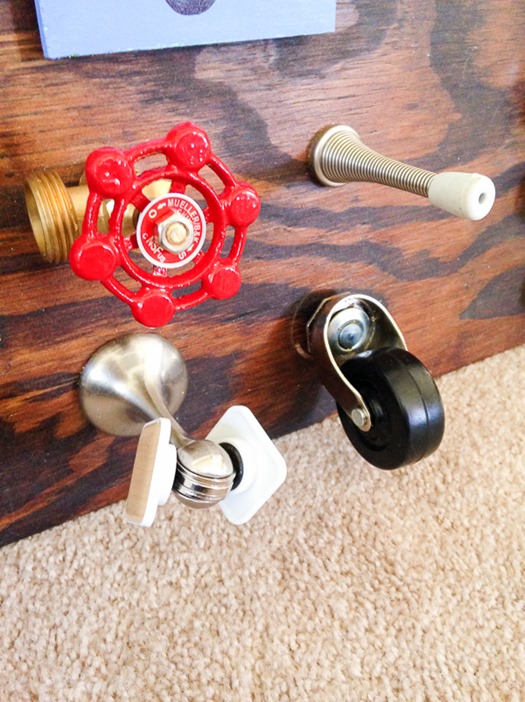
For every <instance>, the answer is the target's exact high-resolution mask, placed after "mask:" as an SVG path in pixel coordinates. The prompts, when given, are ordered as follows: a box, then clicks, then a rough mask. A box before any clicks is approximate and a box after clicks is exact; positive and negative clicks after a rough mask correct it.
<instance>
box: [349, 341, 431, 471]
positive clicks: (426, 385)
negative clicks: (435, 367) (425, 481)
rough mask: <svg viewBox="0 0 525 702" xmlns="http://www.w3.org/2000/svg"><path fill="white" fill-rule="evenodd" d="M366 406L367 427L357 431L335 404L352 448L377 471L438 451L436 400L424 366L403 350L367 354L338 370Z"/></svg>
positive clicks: (353, 359)
mask: <svg viewBox="0 0 525 702" xmlns="http://www.w3.org/2000/svg"><path fill="white" fill-rule="evenodd" d="M341 371H342V373H343V374H344V376H345V377H346V378H347V379H348V381H349V382H350V383H352V385H353V386H354V387H355V388H356V389H357V390H358V391H359V393H361V396H362V397H363V399H364V401H365V404H366V405H367V407H368V409H369V411H370V414H371V418H372V428H371V429H370V430H369V431H362V430H360V429H359V427H358V426H356V424H354V422H353V421H352V419H351V418H350V417H349V415H348V414H347V413H346V412H345V411H344V410H343V409H342V407H340V406H339V405H338V406H337V409H338V411H339V417H340V419H341V423H342V425H343V428H344V430H345V432H346V435H347V436H348V438H349V439H350V441H351V442H352V444H353V446H354V448H355V449H356V450H357V451H358V453H360V454H361V456H363V458H364V459H365V460H367V461H368V462H369V463H371V464H372V465H374V466H377V467H378V468H384V469H392V468H399V467H400V466H403V465H407V464H409V463H415V462H416V461H419V460H420V459H422V458H424V457H425V456H428V455H430V454H431V453H432V452H433V451H435V450H436V449H437V447H438V446H439V444H440V443H441V439H442V438H443V432H444V428H445V418H444V411H443V404H442V401H441V396H440V394H439V391H438V389H437V387H436V384H435V382H434V380H433V378H432V376H431V375H430V373H429V371H428V370H427V369H426V368H425V366H424V365H423V364H422V363H421V362H420V361H419V360H418V359H417V358H416V357H415V356H413V355H412V354H411V353H409V352H408V351H406V350H405V349H402V348H382V349H375V350H372V351H366V352H364V353H361V354H358V355H357V356H355V357H354V358H352V359H351V360H349V361H347V362H346V363H345V364H344V365H343V366H342V368H341Z"/></svg>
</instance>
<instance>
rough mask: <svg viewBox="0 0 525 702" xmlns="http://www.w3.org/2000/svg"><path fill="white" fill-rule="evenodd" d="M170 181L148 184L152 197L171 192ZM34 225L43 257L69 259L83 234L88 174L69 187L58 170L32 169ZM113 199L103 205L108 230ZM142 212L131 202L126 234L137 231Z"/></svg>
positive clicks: (29, 192)
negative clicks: (85, 178) (76, 240)
mask: <svg viewBox="0 0 525 702" xmlns="http://www.w3.org/2000/svg"><path fill="white" fill-rule="evenodd" d="M169 189H170V181H168V180H158V181H155V182H154V183H152V184H151V185H149V186H147V187H146V188H144V194H146V195H147V196H148V197H149V198H150V199H154V198H156V197H159V196H160V195H165V194H166V193H167V192H169ZM24 194H25V200H26V207H27V212H28V214H29V221H30V223H31V229H32V230H33V235H34V237H35V241H36V243H37V246H38V249H39V251H40V253H41V255H42V257H43V258H44V259H45V260H46V261H49V263H63V262H64V261H67V260H68V256H69V252H70V250H71V247H72V245H73V242H74V241H75V239H76V238H77V236H78V235H79V234H80V227H81V226H82V220H83V219H84V213H85V211H86V203H87V199H88V196H89V188H88V186H87V185H86V183H85V180H84V176H82V178H81V179H80V182H79V184H78V185H75V186H72V187H69V188H68V187H66V186H65V185H64V182H63V181H62V178H61V177H60V176H59V175H58V173H57V172H56V171H52V170H50V171H37V172H36V173H32V174H31V175H30V176H29V177H28V179H27V181H26V183H25V188H24ZM112 206H113V202H112V201H111V200H106V201H105V202H104V203H103V206H102V207H101V208H100V215H99V222H98V227H99V230H100V231H101V232H107V231H108V228H109V218H110V216H111V211H112ZM138 215H139V212H138V210H137V209H136V208H135V207H133V205H129V206H128V208H127V210H126V213H125V215H124V221H123V223H122V233H123V234H124V236H131V235H132V234H133V233H134V232H135V226H136V223H137V219H138Z"/></svg>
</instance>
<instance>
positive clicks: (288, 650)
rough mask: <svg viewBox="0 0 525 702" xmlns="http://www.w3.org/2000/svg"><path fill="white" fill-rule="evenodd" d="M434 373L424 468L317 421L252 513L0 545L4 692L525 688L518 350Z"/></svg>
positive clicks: (118, 524)
mask: <svg viewBox="0 0 525 702" xmlns="http://www.w3.org/2000/svg"><path fill="white" fill-rule="evenodd" d="M439 385H440V388H441V391H442V394H443V398H444V401H445V405H446V410H447V420H448V424H447V430H446V434H445V439H444V442H443V444H442V447H441V448H440V450H439V452H438V453H437V454H434V456H432V457H431V458H430V459H427V460H426V461H424V462H423V463H420V464H418V465H417V466H415V467H410V468H406V469H402V470H400V471H397V472H392V473H388V472H381V471H379V470H378V469H375V468H372V467H371V466H369V465H367V464H365V463H364V462H363V461H362V460H361V459H360V458H359V457H358V456H357V455H356V453H355V452H354V450H353V449H352V447H351V446H350V444H349V443H348V442H347V441H346V440H345V438H344V436H343V432H342V430H341V428H340V426H339V424H338V422H337V421H336V420H335V419H333V420H327V421H325V422H324V423H322V424H321V425H318V426H314V427H311V428H309V429H307V430H304V431H301V432H298V433H296V434H292V435H290V436H288V437H285V438H283V439H281V440H280V441H279V442H278V445H279V447H280V449H281V450H282V452H283V453H284V455H285V457H286V459H287V462H288V479H287V482H286V483H285V485H284V486H283V487H282V488H281V489H280V491H279V493H278V495H277V496H276V497H275V498H274V499H273V500H272V502H271V503H269V504H267V505H266V506H265V508H264V509H263V511H262V512H260V513H259V514H258V515H257V516H256V517H255V518H254V520H253V521H252V522H251V523H250V524H249V525H247V526H244V527H235V526H233V525H231V524H229V523H227V522H226V521H225V520H224V518H223V517H222V513H221V511H220V510H219V509H218V508H214V509H213V510H210V511H208V512H192V511H190V510H188V509H187V508H184V507H183V506H182V505H180V504H179V503H178V502H177V501H176V500H175V499H174V498H171V499H170V502H169V503H168V505H167V506H166V507H165V508H163V509H162V511H161V513H160V517H159V519H158V521H157V522H156V523H155V525H154V526H153V527H152V528H151V529H150V530H140V529H136V528H132V527H129V526H125V525H124V524H123V519H122V505H121V504H119V505H114V506H113V507H110V508H106V509H103V510H101V511H99V512H97V513H95V514H92V515H89V516H87V517H84V518H82V519H79V520H77V521H75V522H72V523H69V524H67V525H64V526H62V527H59V528H56V529H53V530H51V531H48V532H46V533H44V534H41V535H39V536H36V537H33V538H30V539H27V540H25V541H23V542H20V543H18V544H14V545H12V546H8V547H6V548H4V549H2V551H1V552H0V558H1V562H2V579H1V583H0V603H1V621H0V624H1V626H0V657H1V659H0V691H1V692H0V699H1V700H2V701H9V702H11V701H15V702H24V701H25V700H42V701H44V700H45V701H47V700H49V701H50V702H62V701H68V700H80V701H82V702H90V701H92V700H104V701H106V700H133V701H140V702H148V701H149V700H166V701H170V702H171V701H178V700H182V701H185V700H195V701H200V700H221V701H222V700H225V701H229V700H232V701H239V702H249V701H250V700H265V701H273V700H275V701H279V702H281V701H286V700H308V701H316V702H317V701H321V702H325V701H327V702H331V701H332V700H334V701H339V700H341V701H342V702H343V701H344V702H347V701H352V700H356V701H358V702H361V701H363V700H396V701H398V700H407V701H410V702H418V701H423V700H436V701H437V700H439V701H443V700H446V701H448V700H454V701H456V700H487V701H488V700H490V701H493V700H515V701H516V702H518V701H522V700H525V585H524V581H523V569H524V567H525V533H524V528H525V431H524V428H525V346H524V347H521V348H519V349H515V350H513V351H510V352H507V353H505V354H501V355H499V356H497V357H494V358H491V359H488V360H487V361H484V362H483V363H479V364H476V365H473V366H470V367H468V368H464V369H462V370H461V371H458V372H456V373H453V374H450V375H448V376H445V377H444V378H442V379H441V380H440V381H439Z"/></svg>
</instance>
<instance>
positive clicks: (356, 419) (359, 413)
mask: <svg viewBox="0 0 525 702" xmlns="http://www.w3.org/2000/svg"><path fill="white" fill-rule="evenodd" d="M350 419H351V420H352V422H353V423H354V424H355V425H356V427H357V428H358V429H363V427H364V426H365V425H366V423H367V417H366V413H365V412H364V410H362V409H361V408H360V407H356V408H355V409H353V410H352V411H351V412H350Z"/></svg>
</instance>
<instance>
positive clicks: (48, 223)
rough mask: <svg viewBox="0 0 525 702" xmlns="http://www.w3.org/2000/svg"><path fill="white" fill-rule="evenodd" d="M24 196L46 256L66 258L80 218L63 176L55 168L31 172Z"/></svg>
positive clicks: (53, 259)
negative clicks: (53, 169)
mask: <svg viewBox="0 0 525 702" xmlns="http://www.w3.org/2000/svg"><path fill="white" fill-rule="evenodd" d="M25 199H26V206H27V211H28V214H29V219H30V222H31V228H32V229H33V234H34V237H35V240H36V243H37V245H38V248H39V250H40V253H41V254H42V256H43V258H45V260H46V261H49V262H50V263H61V262H63V261H67V259H68V256H69V251H70V249H71V246H72V245H73V242H74V241H75V239H76V237H77V236H78V230H79V221H78V218H77V215H76V213H75V208H74V206H73V201H72V199H71V197H70V195H69V193H68V191H67V188H66V186H65V185H64V183H63V182H62V179H61V178H60V176H59V175H58V174H57V173H56V172H55V171H41V172H38V173H32V174H31V175H30V176H29V178H28V179H27V181H26V184H25Z"/></svg>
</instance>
